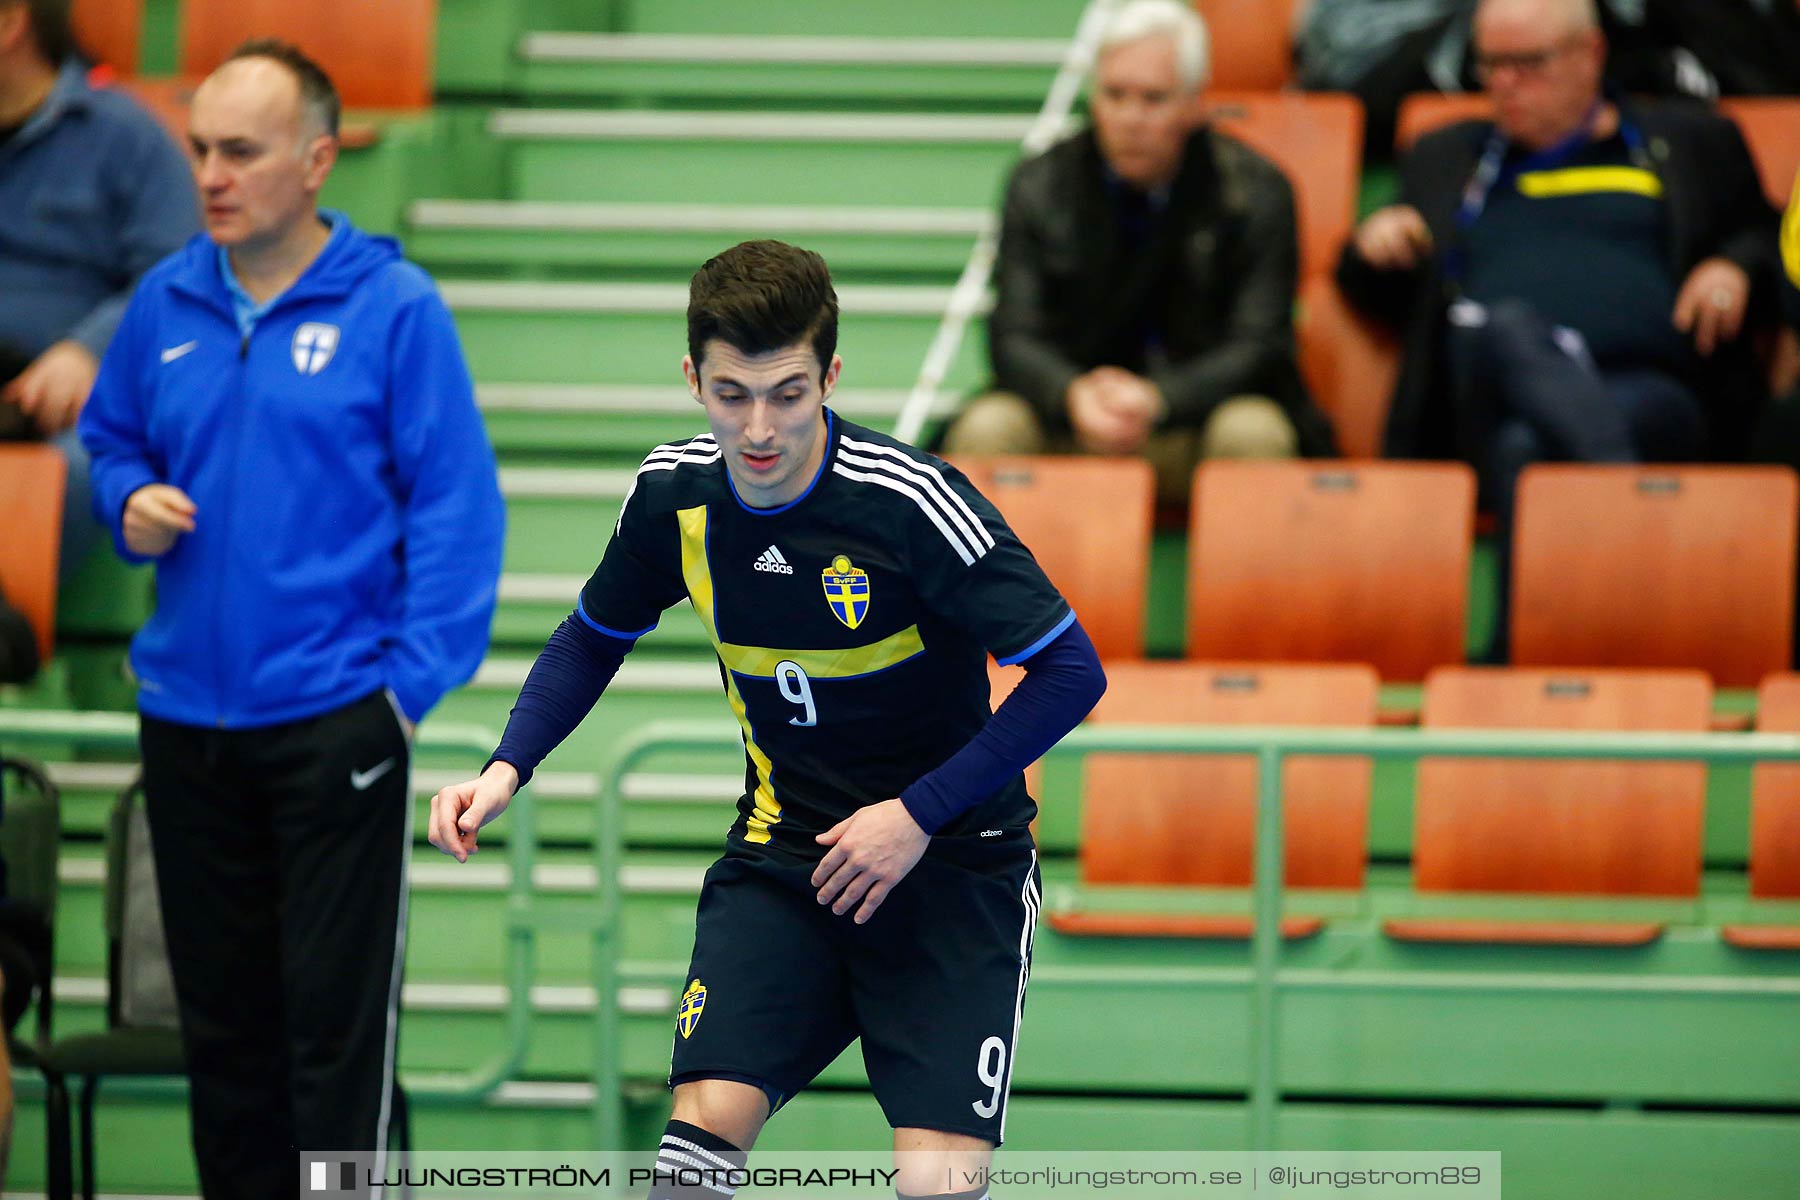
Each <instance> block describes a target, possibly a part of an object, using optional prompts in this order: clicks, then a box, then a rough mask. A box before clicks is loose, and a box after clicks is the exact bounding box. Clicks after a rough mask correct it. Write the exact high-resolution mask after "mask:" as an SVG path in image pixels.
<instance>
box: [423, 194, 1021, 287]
mask: <svg viewBox="0 0 1800 1200" xmlns="http://www.w3.org/2000/svg"><path fill="white" fill-rule="evenodd" d="M993 225H994V217H993V214H992V212H991V211H990V209H988V208H892V207H877V206H873V205H845V206H842V207H838V208H820V207H816V206H799V205H741V204H657V203H635V204H595V203H585V204H584V203H576V202H549V201H529V200H515V201H504V200H500V201H495V200H419V201H416V202H415V203H414V204H413V205H412V206H411V207H410V208H409V209H408V210H407V230H408V232H407V236H406V247H407V253H408V254H409V255H411V256H412V257H413V258H414V259H416V260H418V261H419V262H421V263H423V264H424V265H426V266H427V267H430V268H433V269H440V270H441V269H446V268H448V269H452V270H467V269H469V268H481V269H487V270H499V271H504V272H507V273H518V272H520V271H528V270H531V269H539V270H542V269H546V268H550V269H570V268H590V269H613V270H631V269H638V270H659V271H669V272H674V273H676V274H677V275H678V277H680V278H686V277H687V276H688V275H690V274H692V273H693V271H694V268H696V267H698V266H699V265H700V264H701V263H703V262H705V261H706V260H707V259H708V258H710V257H712V256H713V255H714V254H717V253H718V252H719V251H720V250H721V249H723V248H724V247H726V246H729V245H732V244H733V243H736V242H741V241H747V240H750V239H752V238H778V239H780V240H782V241H786V242H792V243H794V244H796V245H801V246H805V247H807V248H808V249H811V250H817V251H818V252H819V253H820V254H822V255H824V256H825V260H826V261H827V262H829V263H830V264H831V268H832V272H833V274H834V275H835V276H836V277H837V278H838V279H840V280H844V279H849V278H852V277H854V276H855V275H856V274H857V273H858V272H878V273H883V274H896V273H905V274H907V275H937V276H943V277H946V278H949V279H954V278H955V276H956V275H957V274H958V273H959V272H960V271H961V270H962V268H963V265H964V264H965V263H966V262H967V261H968V258H969V253H970V251H971V250H972V249H973V248H974V245H975V240H976V239H977V238H978V237H980V236H981V235H982V234H984V233H987V232H989V231H990V230H991V229H992V228H993Z"/></svg>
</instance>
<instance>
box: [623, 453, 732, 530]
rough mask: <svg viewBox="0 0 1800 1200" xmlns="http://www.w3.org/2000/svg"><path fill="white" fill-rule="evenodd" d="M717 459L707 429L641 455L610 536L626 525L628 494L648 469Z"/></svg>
mask: <svg viewBox="0 0 1800 1200" xmlns="http://www.w3.org/2000/svg"><path fill="white" fill-rule="evenodd" d="M718 461H719V444H718V443H717V442H716V441H714V440H713V436H712V434H710V433H703V434H700V435H699V436H697V437H691V438H689V439H688V440H687V441H685V442H667V443H665V444H663V445H661V446H658V447H657V448H656V449H654V450H652V451H650V453H648V454H646V455H645V456H644V461H643V462H642V463H640V464H639V465H638V469H637V474H635V475H633V476H632V477H631V486H630V487H628V488H626V489H625V503H623V504H621V505H619V518H618V520H616V521H614V522H613V536H614V537H617V536H619V531H620V530H621V529H623V528H624V527H625V510H626V509H627V508H629V507H630V506H631V498H632V497H633V496H635V495H637V485H638V483H639V482H640V481H641V480H642V479H643V478H644V474H645V473H646V472H648V471H673V470H674V469H675V468H676V467H679V466H681V465H682V464H683V463H692V464H693V465H694V466H697V467H703V466H705V465H706V464H707V463H710V462H718Z"/></svg>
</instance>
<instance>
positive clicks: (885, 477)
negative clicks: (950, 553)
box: [831, 453, 987, 566]
mask: <svg viewBox="0 0 1800 1200" xmlns="http://www.w3.org/2000/svg"><path fill="white" fill-rule="evenodd" d="M838 457H839V458H840V459H842V458H843V457H844V456H843V455H842V454H841V453H840V454H839V456H838ZM831 473H832V474H833V475H842V476H843V477H844V478H845V479H853V480H855V481H856V482H857V483H872V484H874V485H875V486H876V487H884V488H887V489H888V490H889V491H892V492H899V493H900V494H901V495H902V496H906V497H908V498H910V499H911V500H912V502H913V503H914V504H917V505H918V506H919V511H920V512H923V513H924V514H925V515H926V516H927V517H929V518H930V519H931V523H932V524H933V525H936V526H937V527H938V532H939V533H941V534H943V535H944V540H945V541H947V542H949V543H950V548H951V549H952V550H954V551H956V553H957V555H958V557H960V558H961V559H962V560H963V563H964V565H966V566H974V565H975V560H976V559H978V558H980V557H981V556H982V555H983V554H986V553H987V548H986V547H983V546H977V547H975V548H974V549H970V547H969V543H968V542H967V541H965V540H964V537H963V535H962V534H961V533H959V532H958V531H957V530H956V529H955V528H954V527H953V526H952V525H951V523H950V521H949V520H947V519H946V518H945V516H944V513H943V510H942V509H941V508H939V507H938V505H936V504H935V503H933V502H932V501H930V500H928V499H926V498H925V495H924V493H923V492H921V491H920V490H919V489H918V488H916V487H914V486H913V485H912V484H910V483H908V482H906V481H905V480H903V479H900V478H896V477H895V476H894V475H891V474H888V473H887V472H885V471H880V470H875V471H859V470H857V469H856V468H855V467H850V466H845V465H844V463H843V462H841V461H840V462H835V463H832V464H831Z"/></svg>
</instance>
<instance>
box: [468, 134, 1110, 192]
mask: <svg viewBox="0 0 1800 1200" xmlns="http://www.w3.org/2000/svg"><path fill="white" fill-rule="evenodd" d="M1032 121H1033V118H1032V117H1030V116H1024V115H1020V116H998V115H987V114H967V113H805V112H774V111H763V112H708V113H689V112H652V111H631V112H604V111H591V110H580V109H500V110H497V111H496V112H494V113H493V114H492V115H491V116H490V117H489V119H488V126H487V127H488V132H489V134H490V135H491V136H492V137H493V138H494V139H495V140H496V142H498V143H499V144H500V145H501V147H502V150H503V155H504V157H505V159H506V160H507V163H508V171H509V173H508V176H507V178H508V180H509V186H508V189H507V196H508V198H510V199H514V200H583V201H608V202H638V203H649V204H654V203H675V204H680V203H697V202H711V203H716V202H717V201H718V200H719V198H720V196H721V195H724V196H725V197H727V198H730V199H736V198H739V197H741V196H743V195H744V194H745V192H744V191H743V190H742V189H744V188H746V187H748V188H753V189H754V191H753V192H751V193H750V194H752V195H753V196H754V198H755V200H756V202H757V203H759V204H778V205H843V204H868V205H879V206H883V207H891V206H903V207H931V208H938V207H954V208H980V209H992V208H993V207H994V206H995V205H996V204H997V203H998V201H999V197H1000V192H1001V188H1002V184H1003V183H1004V180H1005V178H1006V174H1007V172H1008V170H1009V169H1010V168H1011V167H1012V165H1013V163H1015V162H1016V161H1017V160H1018V158H1019V154H1020V150H1019V147H1020V144H1021V142H1022V140H1023V139H1024V137H1025V135H1026V133H1027V131H1028V130H1029V129H1030V128H1031V126H1032ZM1074 127H1075V125H1074V122H1073V121H1071V122H1070V123H1069V124H1068V125H1067V128H1068V129H1073V128H1074Z"/></svg>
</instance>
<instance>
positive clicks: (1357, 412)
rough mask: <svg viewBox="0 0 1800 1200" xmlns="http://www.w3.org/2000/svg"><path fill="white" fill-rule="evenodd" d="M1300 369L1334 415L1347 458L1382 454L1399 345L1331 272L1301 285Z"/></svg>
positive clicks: (1341, 448)
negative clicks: (1348, 295) (1354, 303)
mask: <svg viewBox="0 0 1800 1200" xmlns="http://www.w3.org/2000/svg"><path fill="white" fill-rule="evenodd" d="M1294 334H1295V337H1296V339H1297V340H1298V342H1299V353H1300V373H1301V374H1302V375H1304V376H1305V377H1306V386H1307V389H1308V390H1309V391H1311V392H1312V396H1313V399H1314V400H1316V401H1318V403H1319V407H1320V408H1322V409H1324V410H1325V415H1326V416H1328V417H1330V418H1331V424H1332V428H1333V429H1335V430H1336V431H1337V444H1338V452H1339V453H1340V454H1342V455H1343V456H1344V457H1345V458H1380V457H1381V444H1382V439H1383V437H1384V435H1385V434H1386V431H1387V414H1388V404H1389V402H1390V401H1391V400H1392V399H1393V395H1394V383H1395V380H1396V379H1397V378H1398V376H1399V374H1400V344H1399V342H1398V341H1397V340H1396V339H1395V338H1394V336H1393V335H1392V334H1391V333H1389V332H1388V331H1387V330H1385V329H1382V328H1381V327H1380V326H1377V325H1375V324H1373V323H1372V322H1370V321H1367V320H1365V319H1364V318H1363V317H1362V316H1361V315H1359V314H1358V313H1357V312H1356V310H1355V309H1353V308H1351V307H1350V305H1349V304H1348V303H1347V302H1346V301H1345V300H1344V297H1343V294H1342V293H1340V292H1339V291H1338V287H1337V283H1336V282H1335V281H1334V280H1333V279H1332V278H1331V277H1330V276H1329V275H1315V276H1313V277H1312V278H1311V279H1308V280H1306V281H1305V282H1304V283H1302V284H1301V285H1300V316H1299V320H1298V321H1297V322H1296V323H1295V326H1294Z"/></svg>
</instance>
